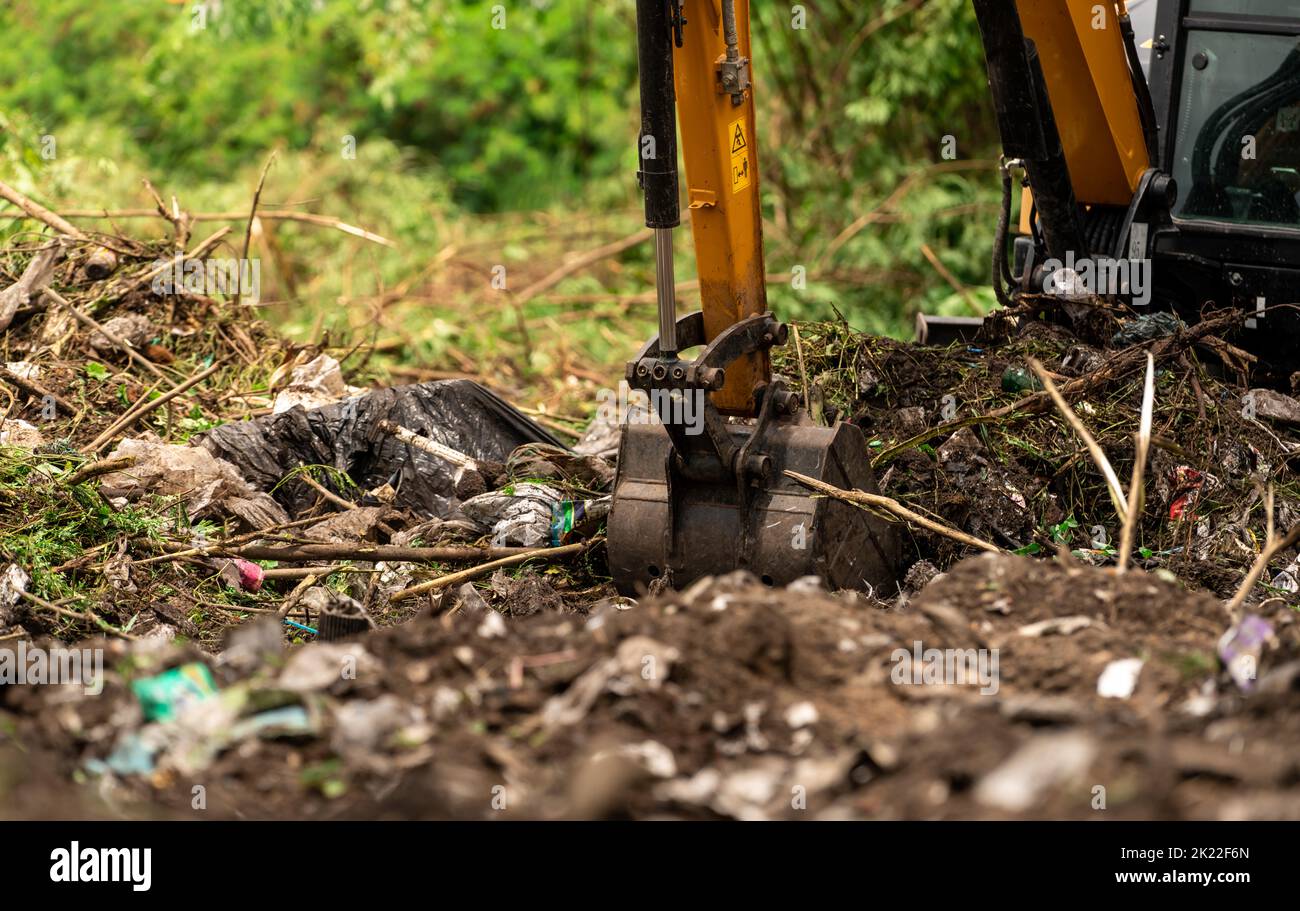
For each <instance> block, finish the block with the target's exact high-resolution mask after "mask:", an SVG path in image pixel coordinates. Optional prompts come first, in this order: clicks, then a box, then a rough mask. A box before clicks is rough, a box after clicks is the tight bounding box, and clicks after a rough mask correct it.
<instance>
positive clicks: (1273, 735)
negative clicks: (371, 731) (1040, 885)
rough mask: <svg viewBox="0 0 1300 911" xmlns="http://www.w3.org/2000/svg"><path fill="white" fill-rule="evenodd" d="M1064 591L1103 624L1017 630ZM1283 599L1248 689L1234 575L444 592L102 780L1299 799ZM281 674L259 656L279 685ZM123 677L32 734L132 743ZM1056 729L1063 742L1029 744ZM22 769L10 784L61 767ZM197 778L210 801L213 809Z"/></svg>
mask: <svg viewBox="0 0 1300 911" xmlns="http://www.w3.org/2000/svg"><path fill="white" fill-rule="evenodd" d="M1067 617H1070V618H1074V617H1084V618H1087V620H1088V621H1089V624H1090V625H1088V626H1086V627H1085V628H1083V629H1080V630H1078V631H1076V632H1073V633H1071V634H1068V635H1065V634H1059V633H1057V634H1047V635H1043V636H1039V637H1034V636H1029V635H1025V634H1024V633H1022V632H1021V629H1022V627H1024V626H1027V625H1029V624H1033V623H1036V622H1040V621H1045V620H1051V619H1053V618H1067ZM1269 619H1270V620H1271V621H1272V622H1273V623H1274V624H1275V626H1276V629H1277V637H1276V638H1277V644H1276V645H1275V646H1274V647H1272V648H1271V649H1269V650H1268V651H1266V653H1265V654H1264V656H1263V658H1262V659H1261V674H1260V676H1261V680H1260V683H1259V686H1258V689H1257V692H1256V693H1255V694H1254V695H1250V696H1246V695H1243V694H1240V693H1238V692H1237V691H1236V689H1235V686H1234V685H1233V684H1232V683H1231V681H1230V680H1229V679H1228V678H1227V676H1226V674H1224V673H1222V672H1221V671H1220V670H1219V668H1218V666H1217V660H1216V659H1215V657H1214V650H1215V643H1216V641H1217V639H1218V637H1219V635H1220V634H1221V632H1222V630H1223V629H1224V628H1225V627H1226V625H1227V616H1226V614H1225V612H1224V609H1223V607H1222V606H1221V605H1220V604H1219V602H1217V601H1216V600H1215V599H1212V598H1209V597H1207V596H1204V595H1198V594H1193V593H1189V592H1186V591H1184V590H1183V589H1181V588H1180V587H1179V586H1177V585H1173V584H1170V583H1168V582H1165V581H1163V580H1161V579H1158V578H1156V577H1154V576H1152V575H1148V574H1146V573H1143V572H1130V573H1129V574H1127V575H1125V576H1116V575H1115V574H1114V573H1113V572H1111V571H1109V570H1103V569H1097V568H1093V567H1088V566H1083V565H1080V564H1077V563H1066V564H1058V563H1055V562H1052V561H1042V560H1039V561H1032V560H1028V559H1023V558H1015V557H1001V558H998V557H978V558H973V559H970V560H967V561H964V562H963V563H961V564H960V565H959V566H957V567H956V568H955V569H954V570H953V571H952V572H951V573H949V574H948V575H946V576H943V577H941V578H939V579H938V580H937V581H935V582H934V583H933V584H931V585H930V586H929V587H928V588H926V589H925V590H924V591H923V592H922V593H921V594H920V595H919V596H918V597H916V598H915V599H913V600H912V601H911V602H910V603H905V604H902V605H901V606H895V607H892V608H888V609H885V608H882V607H881V606H879V605H873V604H868V603H866V602H863V601H862V600H861V599H859V598H857V597H854V596H846V595H841V596H831V595H828V594H825V593H821V592H818V591H814V590H798V589H796V590H793V591H773V590H770V589H767V588H764V587H763V586H761V585H759V584H757V583H755V582H753V581H751V580H747V579H743V578H739V577H735V578H725V579H720V580H715V581H710V582H706V583H702V584H700V585H698V586H696V587H694V588H693V589H692V590H690V591H688V592H686V593H682V594H678V595H673V596H670V597H668V598H664V599H659V600H653V601H650V602H647V603H644V604H641V605H639V606H637V607H634V608H631V609H629V610H616V609H614V608H613V607H610V606H604V607H597V608H596V609H595V610H594V611H593V612H592V613H591V614H590V615H589V616H587V617H582V616H579V615H574V614H572V613H557V612H555V611H545V612H537V613H534V614H533V615H531V616H527V617H522V618H513V619H506V620H505V626H504V631H503V634H498V633H497V632H492V631H490V630H488V629H487V628H485V625H484V623H483V617H481V616H458V617H456V618H451V619H449V620H444V619H440V618H424V619H419V620H416V621H413V622H412V623H410V624H408V625H406V626H404V627H401V628H398V629H392V630H384V631H381V632H379V633H376V634H373V635H371V636H369V637H367V638H366V639H364V640H362V641H360V642H358V643H357V645H358V646H360V647H362V648H364V649H365V651H366V652H367V653H368V654H369V655H370V656H372V657H373V659H375V661H374V662H369V661H361V662H360V663H359V667H360V668H362V670H361V671H360V672H359V673H358V676H357V679H356V680H352V681H340V682H339V684H337V685H335V686H333V687H331V688H330V690H329V693H328V694H322V695H320V696H319V697H311V698H312V699H315V700H318V701H319V703H320V707H321V710H322V712H323V715H324V717H325V718H326V719H327V720H326V722H325V728H324V730H323V732H322V733H321V735H320V736H318V737H315V738H306V739H302V740H300V741H297V742H292V741H290V742H285V741H262V740H257V739H256V738H253V739H251V740H248V741H245V742H244V743H243V744H241V745H237V746H235V747H233V748H232V749H230V750H229V751H227V752H225V753H224V754H223V755H222V756H221V757H220V758H219V759H217V760H216V762H215V763H214V764H213V765H212V766H211V767H210V768H207V769H203V770H201V771H199V772H196V773H194V774H192V775H180V774H176V773H174V772H158V773H155V774H154V775H153V776H152V777H145V778H140V779H121V780H116V782H115V784H114V786H113V787H112V788H110V790H109V792H108V793H110V794H111V795H112V805H113V806H114V807H115V808H116V811H117V812H125V813H129V814H131V815H136V814H140V813H147V814H154V813H159V812H165V813H167V814H169V815H172V814H174V815H181V816H192V815H196V814H205V815H208V816H236V817H259V818H298V817H305V818H337V817H356V816H361V817H375V816H378V817H394V818H397V817H400V818H410V817H418V818H442V817H448V816H450V817H457V818H496V817H501V816H505V817H511V818H518V817H526V818H534V817H545V818H559V817H568V816H583V817H587V816H593V815H595V816H612V817H619V816H635V817H649V816H670V817H694V818H712V817H717V816H738V817H741V818H800V817H805V816H814V817H820V818H841V817H849V818H862V817H871V818H916V817H936V818H938V817H944V818H968V817H980V818H985V817H990V816H993V817H1003V816H1009V817H1018V816H1034V817H1052V818H1058V817H1068V818H1094V817H1096V818H1224V817H1234V818H1235V817H1243V816H1246V817H1259V816H1284V817H1287V818H1295V817H1296V816H1300V774H1298V773H1300V761H1297V760H1296V759H1295V756H1297V755H1300V724H1297V723H1295V719H1296V718H1297V717H1300V714H1298V713H1297V709H1298V708H1300V691H1298V689H1297V686H1296V682H1297V680H1300V675H1297V673H1296V668H1297V667H1298V666H1300V665H1297V664H1296V661H1297V659H1300V636H1298V635H1297V628H1296V624H1295V622H1294V615H1293V614H1291V613H1290V612H1289V611H1288V610H1287V609H1285V608H1280V607H1279V608H1278V609H1277V610H1276V611H1274V612H1273V613H1272V614H1271V615H1270V616H1269ZM918 642H919V643H922V647H923V648H924V649H931V648H934V649H962V650H965V649H979V648H984V649H997V652H998V661H999V668H998V669H999V676H998V681H997V683H998V685H997V688H996V690H997V691H996V692H995V693H988V694H982V693H981V687H980V686H979V685H975V684H972V685H960V684H958V685H942V684H928V685H926V684H923V685H913V684H911V683H899V682H895V679H894V674H895V668H896V667H897V665H898V662H897V661H896V660H895V658H896V655H895V652H896V650H897V649H903V650H907V651H912V650H913V649H914V648H915V643H918ZM308 648H309V649H311V648H319V647H318V646H309V647H308ZM119 650H120V649H119ZM1123 658H1141V659H1144V661H1145V664H1144V666H1143V668H1142V671H1141V675H1140V678H1139V683H1138V686H1137V688H1136V691H1135V692H1134V694H1133V695H1132V696H1131V698H1128V699H1106V698H1102V697H1101V696H1099V695H1097V680H1098V677H1099V676H1100V674H1101V673H1102V671H1103V669H1104V668H1105V667H1106V665H1107V664H1108V663H1110V662H1111V661H1113V660H1117V659H1123ZM170 660H172V661H174V660H176V659H175V658H172V659H170ZM110 663H112V662H110ZM274 675H275V669H274V667H273V666H267V667H264V668H263V669H262V670H261V671H260V672H259V673H258V674H255V675H254V677H253V678H252V680H251V681H249V682H250V683H251V685H252V686H253V688H254V689H255V690H266V691H274V690H275V682H274V679H273V678H274ZM224 682H225V684H226V685H227V686H228V687H230V686H239V685H240V684H239V682H238V680H237V678H235V677H232V676H230V675H227V678H226V679H225V680H224ZM115 686H116V687H120V684H112V683H111V684H110V687H109V690H108V695H107V696H106V697H105V698H103V699H89V698H86V699H71V700H70V701H68V697H67V696H61V695H58V694H57V689H55V688H30V687H29V688H24V689H25V692H24V693H22V694H18V693H15V692H14V690H15V688H12V687H11V688H9V689H8V690H6V691H5V692H4V700H5V707H6V709H7V710H8V711H9V712H11V713H14V714H13V716H11V717H15V716H16V727H15V729H14V734H13V735H12V739H13V740H14V742H16V743H17V744H20V745H21V746H22V747H23V749H24V750H25V751H27V752H28V753H29V754H30V755H44V754H49V755H54V756H57V757H58V760H57V767H58V770H59V772H60V773H61V774H71V773H73V772H74V770H75V768H76V767H77V766H79V765H80V764H82V763H83V762H84V760H85V759H86V758H87V757H90V756H103V755H105V754H106V752H107V749H108V747H109V746H110V742H109V741H107V740H106V738H104V737H102V736H101V726H102V725H104V724H105V723H106V720H107V717H108V716H109V715H111V713H113V712H117V711H120V710H121V708H120V706H121V704H122V702H123V701H126V698H127V697H126V694H125V692H124V690H121V689H115ZM385 696H392V697H395V700H396V703H397V704H398V705H400V706H403V707H405V709H406V710H407V711H409V712H411V713H412V714H410V715H409V716H407V717H406V718H405V720H406V721H407V722H409V724H408V725H407V731H406V733H405V734H404V735H403V736H402V737H399V738H397V740H398V741H401V742H403V743H405V745H404V746H398V745H395V741H393V740H392V739H388V740H386V741H384V742H382V743H380V744H379V745H378V746H376V747H375V749H374V750H373V751H371V752H368V753H366V754H365V755H364V757H363V758H361V757H358V756H355V755H352V756H349V755H348V754H347V751H346V750H344V758H342V759H339V758H337V757H338V755H339V751H338V749H337V748H336V747H337V744H338V742H339V741H338V736H339V735H338V732H339V731H340V730H341V729H345V728H346V726H347V723H346V720H345V719H346V715H347V711H348V708H347V707H348V706H350V705H351V706H356V705H359V704H362V703H371V704H373V701H374V700H377V699H381V698H382V697H385ZM583 697H585V698H583ZM1197 697H1200V701H1201V702H1202V703H1203V705H1201V706H1199V707H1198V709H1197V712H1198V714H1193V713H1191V712H1190V711H1189V706H1191V705H1194V704H1195V703H1194V700H1196V699H1197ZM332 742H333V744H334V746H331V743H332ZM1034 745H1045V747H1046V749H1047V752H1048V754H1049V756H1048V758H1047V759H1046V760H1044V759H1042V758H1041V757H1040V758H1039V759H1038V760H1037V761H1036V762H1035V761H1029V760H1024V756H1025V755H1026V754H1024V753H1021V751H1022V750H1033V749H1034V748H1035V746H1034ZM1018 753H1020V754H1021V758H1022V761H1023V762H1025V763H1026V768H1027V769H1029V771H1024V770H1022V771H1021V772H1019V773H1017V774H1016V775H1013V776H1011V777H1012V778H1013V779H1014V780H1016V781H1019V782H1022V783H1023V782H1033V781H1036V780H1037V777H1036V776H1041V778H1042V779H1043V780H1042V782H1041V784H1040V785H1037V786H1035V787H1032V788H1029V792H1030V793H1029V794H1028V796H1027V797H1023V799H1024V800H1026V801H1027V802H1026V803H1025V804H1024V805H1023V806H1022V805H1020V804H1018V803H1017V801H1018V800H1020V799H1022V797H1020V796H1016V795H1014V794H1013V795H1012V796H1010V797H1008V796H1006V794H1004V793H1003V792H1002V791H1000V790H999V789H998V788H997V787H995V786H994V785H995V784H996V782H997V780H998V779H997V777H996V776H995V775H994V774H993V773H995V771H996V770H997V769H998V768H999V767H1000V766H1003V765H1004V764H1005V763H1007V762H1009V761H1011V760H1012V757H1014V756H1016V755H1017V754H1018ZM1028 755H1030V758H1031V759H1032V753H1031V754H1028ZM1062 757H1075V760H1074V761H1068V760H1067V759H1064V758H1062ZM33 775H34V773H33ZM19 777H20V780H19V781H17V782H13V783H11V786H10V794H11V795H16V794H18V793H19V792H20V791H22V789H23V788H25V787H28V786H33V787H36V786H39V779H38V778H36V777H33V778H32V779H31V780H30V781H28V780H26V779H22V777H21V773H20V775H19ZM990 781H991V782H993V784H990V783H989V782H990ZM326 782H332V784H326ZM195 784H201V785H203V786H204V787H205V789H206V796H207V809H206V810H203V811H195V810H193V809H191V802H192V793H193V787H194V785H195ZM1098 787H1100V788H1104V789H1105V792H1104V793H1105V800H1106V808H1105V809H1104V810H1101V809H1096V808H1094V802H1095V800H1096V799H1097V794H1098V793H1100V792H1096V791H1095V790H1094V789H1096V788H1098ZM501 789H504V790H501ZM322 790H325V791H326V792H328V793H330V794H332V795H333V796H325V794H323V793H322ZM101 793H103V792H101ZM494 800H496V801H497V803H496V804H494ZM502 800H504V804H501V803H500V801H502ZM22 806H23V804H21V803H20V804H17V805H11V812H13V811H17V812H20V813H21V812H22V811H21V807H22Z"/></svg>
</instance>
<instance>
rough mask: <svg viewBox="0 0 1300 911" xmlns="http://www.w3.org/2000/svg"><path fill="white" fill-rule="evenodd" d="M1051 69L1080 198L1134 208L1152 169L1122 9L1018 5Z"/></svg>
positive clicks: (1087, 0)
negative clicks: (1121, 25) (1131, 204)
mask: <svg viewBox="0 0 1300 911" xmlns="http://www.w3.org/2000/svg"><path fill="white" fill-rule="evenodd" d="M1017 6H1018V8H1019V10H1020V19H1021V22H1022V23H1023V25H1024V29H1025V37H1027V38H1030V39H1032V40H1033V42H1034V44H1035V46H1036V47H1037V48H1038V54H1039V58H1040V59H1041V61H1042V64H1043V75H1044V76H1045V77H1046V79H1047V91H1048V94H1049V95H1050V96H1051V99H1052V109H1053V111H1054V112H1055V114H1056V123H1057V127H1058V128H1059V130H1060V132H1061V142H1062V144H1063V145H1064V147H1065V157H1066V160H1067V161H1068V162H1069V165H1070V178H1071V180H1072V181H1073V182H1074V191H1075V196H1076V197H1077V198H1078V200H1079V202H1081V203H1083V204H1085V205H1111V206H1127V205H1128V204H1129V202H1131V201H1132V199H1133V194H1134V193H1135V192H1136V191H1137V188H1138V183H1139V182H1140V181H1141V179H1142V175H1143V173H1144V172H1145V171H1146V170H1147V168H1149V167H1150V166H1151V162H1150V158H1149V157H1148V155H1147V148H1146V140H1145V137H1144V135H1143V132H1142V116H1141V114H1140V112H1139V110H1138V102H1137V96H1136V95H1135V93H1134V91H1133V82H1132V77H1131V76H1130V74H1129V69H1128V57H1127V55H1126V53H1125V49H1124V38H1123V36H1122V35H1121V34H1120V30H1119V20H1118V17H1117V15H1116V13H1115V5H1114V3H1098V2H1097V0H1053V2H1045V0H1017Z"/></svg>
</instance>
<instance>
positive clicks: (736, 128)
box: [727, 118, 751, 193]
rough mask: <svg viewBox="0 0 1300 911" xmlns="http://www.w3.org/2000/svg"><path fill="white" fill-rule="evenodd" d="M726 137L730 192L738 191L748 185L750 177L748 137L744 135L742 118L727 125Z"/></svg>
mask: <svg viewBox="0 0 1300 911" xmlns="http://www.w3.org/2000/svg"><path fill="white" fill-rule="evenodd" d="M727 138H728V140H729V142H730V144H731V192H732V193H739V192H740V191H741V190H743V189H745V188H746V187H748V186H749V183H750V179H751V175H750V158H749V138H748V137H747V136H746V135H745V121H744V119H743V118H742V119H740V120H735V121H732V123H731V124H730V125H729V126H728V127H727Z"/></svg>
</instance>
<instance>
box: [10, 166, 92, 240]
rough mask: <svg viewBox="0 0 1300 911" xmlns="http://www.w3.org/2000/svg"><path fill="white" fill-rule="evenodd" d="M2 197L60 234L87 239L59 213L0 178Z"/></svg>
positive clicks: (77, 238)
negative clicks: (31, 198) (29, 197)
mask: <svg viewBox="0 0 1300 911" xmlns="http://www.w3.org/2000/svg"><path fill="white" fill-rule="evenodd" d="M0 197H3V198H4V199H7V200H9V202H11V203H13V204H14V205H16V206H17V207H18V208H20V209H22V210H23V211H24V212H26V213H27V215H28V216H29V217H31V218H34V219H36V220H37V221H40V222H44V223H45V224H47V225H49V226H50V227H51V228H53V229H54V230H55V231H58V232H59V233H60V234H66V235H67V236H68V237H71V238H74V239H76V240H85V239H86V235H85V234H83V233H82V232H81V231H80V230H78V229H77V228H75V227H73V226H72V225H71V224H70V223H69V222H67V221H66V220H64V219H63V217H62V216H60V215H59V214H58V213H56V212H51V211H50V210H49V209H47V208H45V206H43V205H41V204H40V203H38V202H34V201H32V200H30V199H28V198H27V197H26V196H24V195H23V194H21V193H19V192H18V191H17V190H15V189H14V188H13V187H11V186H9V184H7V183H5V182H4V181H3V180H0Z"/></svg>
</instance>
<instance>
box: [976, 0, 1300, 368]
mask: <svg viewBox="0 0 1300 911" xmlns="http://www.w3.org/2000/svg"><path fill="white" fill-rule="evenodd" d="M973 5H974V8H975V13H976V17H977V19H978V21H979V25H980V30H981V33H982V36H983V39H984V46H985V55H986V58H987V63H988V72H989V86H990V90H991V92H992V96H993V101H994V107H995V109H996V111H997V113H998V123H999V129H1000V131H1001V134H1002V143H1003V149H1004V154H1005V155H1006V156H1007V158H1008V159H1011V160H1013V161H1014V163H1015V164H1016V165H1017V166H1020V167H1023V170H1024V173H1025V184H1026V186H1027V190H1026V193H1025V197H1024V201H1023V203H1022V206H1021V212H1022V217H1021V223H1020V229H1019V235H1020V236H1018V237H1016V238H1014V241H1013V243H1014V253H1013V255H1012V256H1011V257H1009V259H1010V262H1009V263H1007V262H1006V259H1007V257H1006V242H1007V238H1006V237H1005V235H1002V234H999V236H998V238H997V239H996V240H995V251H994V283H995V290H997V291H998V294H999V298H1000V299H1001V300H1002V302H1003V303H1004V304H1007V303H1011V302H1012V300H1013V299H1015V298H1019V297H1020V296H1022V295H1025V294H1038V293H1042V292H1044V291H1048V292H1051V291H1053V290H1056V287H1055V286H1058V284H1059V283H1058V282H1057V281H1056V279H1057V278H1058V275H1059V265H1060V264H1061V263H1063V262H1069V261H1071V260H1073V261H1075V262H1080V261H1090V262H1095V261H1097V260H1104V261H1106V262H1108V263H1111V264H1114V265H1115V266H1117V267H1122V268H1115V269H1112V270H1111V272H1110V274H1113V275H1114V274H1122V275H1131V274H1135V273H1136V274H1141V275H1142V276H1143V277H1144V278H1146V279H1147V280H1146V281H1143V282H1142V283H1141V286H1140V287H1139V285H1138V283H1134V282H1126V283H1124V284H1122V285H1121V286H1119V287H1090V288H1087V290H1088V291H1090V292H1093V293H1095V294H1097V295H1099V296H1109V297H1112V298H1117V299H1119V300H1120V301H1121V302H1122V303H1126V304H1129V305H1131V306H1133V307H1134V308H1142V307H1147V306H1155V307H1158V308H1161V309H1173V310H1175V311H1177V312H1179V314H1180V315H1182V316H1183V317H1184V319H1187V320H1188V321H1194V320H1195V319H1197V318H1198V316H1199V314H1200V313H1201V312H1202V311H1204V310H1206V309H1208V308H1214V307H1220V308H1221V307H1233V306H1235V307H1237V308H1240V309H1243V310H1246V311H1248V312H1249V314H1250V318H1249V319H1248V321H1247V323H1246V330H1245V335H1246V337H1245V338H1243V340H1242V341H1243V343H1244V344H1245V346H1247V347H1249V348H1251V349H1252V350H1254V351H1256V352H1257V353H1259V354H1260V355H1261V357H1262V358H1263V359H1264V360H1265V361H1266V362H1268V363H1271V364H1274V365H1276V366H1279V367H1281V368H1282V369H1283V370H1293V369H1295V367H1296V366H1300V364H1297V358H1296V355H1295V350H1294V349H1295V345H1294V341H1293V340H1294V339H1295V338H1296V335H1297V333H1300V307H1295V306H1292V305H1295V304H1297V303H1300V0H1129V2H1127V3H1125V2H1114V3H1106V4H1098V3H1095V2H1093V0H1055V2H1045V0H973ZM1006 185H1007V186H1008V187H1009V185H1010V181H1009V180H1008V181H1007V183H1006ZM1007 205H1008V209H1009V200H1008V204H1007ZM1094 274H1106V273H1105V271H1104V270H1096V272H1095V273H1094Z"/></svg>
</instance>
